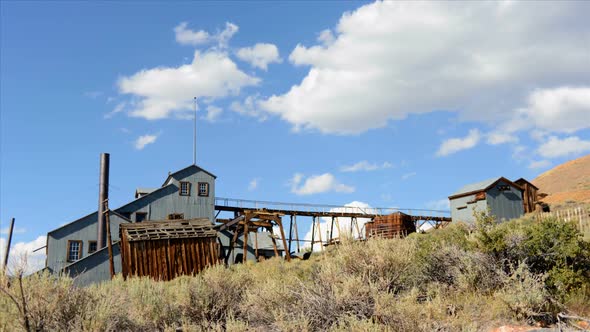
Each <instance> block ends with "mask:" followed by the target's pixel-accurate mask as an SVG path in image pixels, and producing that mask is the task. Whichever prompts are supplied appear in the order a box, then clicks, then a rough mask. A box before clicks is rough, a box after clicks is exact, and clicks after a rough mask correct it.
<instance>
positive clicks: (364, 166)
mask: <svg viewBox="0 0 590 332" xmlns="http://www.w3.org/2000/svg"><path fill="white" fill-rule="evenodd" d="M392 167H393V165H392V164H391V163H390V162H387V161H386V162H383V163H382V164H378V163H370V162H368V161H366V160H361V161H359V162H357V163H356V164H352V165H348V166H342V167H340V171H341V172H358V171H367V172H370V171H376V170H379V169H386V168H392Z"/></svg>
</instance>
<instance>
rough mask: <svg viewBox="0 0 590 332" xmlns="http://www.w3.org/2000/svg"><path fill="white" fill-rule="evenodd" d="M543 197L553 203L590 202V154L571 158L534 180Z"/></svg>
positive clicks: (545, 200) (547, 201)
mask: <svg viewBox="0 0 590 332" xmlns="http://www.w3.org/2000/svg"><path fill="white" fill-rule="evenodd" d="M533 183H534V184H535V185H536V186H537V187H539V189H540V192H542V193H546V194H549V196H547V197H545V198H544V199H543V201H544V202H546V203H549V204H551V205H555V204H563V203H566V202H569V201H575V202H584V203H590V154H589V155H587V156H584V157H580V158H578V159H574V160H570V161H568V162H566V163H564V164H561V165H559V166H557V167H554V168H552V169H550V170H548V171H547V172H545V173H543V174H541V175H539V176H538V177H537V178H536V179H534V180H533Z"/></svg>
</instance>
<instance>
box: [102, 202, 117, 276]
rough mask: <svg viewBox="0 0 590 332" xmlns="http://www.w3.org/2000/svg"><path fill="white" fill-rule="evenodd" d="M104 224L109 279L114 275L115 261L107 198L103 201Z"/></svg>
mask: <svg viewBox="0 0 590 332" xmlns="http://www.w3.org/2000/svg"><path fill="white" fill-rule="evenodd" d="M104 210H105V211H104V214H105V221H106V222H105V224H106V230H107V245H108V251H109V271H110V272H111V279H113V278H114V277H115V261H114V260H113V239H112V238H111V218H110V215H109V203H108V200H106V201H105V202H104Z"/></svg>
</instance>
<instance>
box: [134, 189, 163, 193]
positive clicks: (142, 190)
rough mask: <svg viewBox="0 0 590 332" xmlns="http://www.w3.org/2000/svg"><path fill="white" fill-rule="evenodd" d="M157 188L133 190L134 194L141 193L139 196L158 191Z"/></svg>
mask: <svg viewBox="0 0 590 332" xmlns="http://www.w3.org/2000/svg"><path fill="white" fill-rule="evenodd" d="M158 189H159V188H137V189H135V192H136V193H141V194H151V193H152V192H154V191H156V190H158Z"/></svg>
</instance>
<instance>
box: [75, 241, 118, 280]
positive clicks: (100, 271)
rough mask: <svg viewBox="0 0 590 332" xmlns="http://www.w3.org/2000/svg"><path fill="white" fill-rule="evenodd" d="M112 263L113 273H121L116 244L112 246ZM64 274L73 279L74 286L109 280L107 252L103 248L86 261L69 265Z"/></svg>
mask: <svg viewBox="0 0 590 332" xmlns="http://www.w3.org/2000/svg"><path fill="white" fill-rule="evenodd" d="M113 261H114V263H115V264H114V265H115V273H116V274H119V273H121V254H120V247H119V244H118V243H117V244H114V245H113ZM64 272H65V273H66V274H67V275H69V276H70V277H72V278H74V277H75V279H74V284H75V285H76V286H82V287H83V286H89V285H91V284H95V283H99V282H103V281H108V280H111V272H110V269H109V252H108V250H107V249H106V247H105V248H104V249H103V250H100V251H98V252H96V253H94V254H93V255H91V256H89V257H87V258H86V259H83V260H80V261H77V262H76V263H73V264H71V265H69V266H68V267H67V268H66V269H65V271H64Z"/></svg>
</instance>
